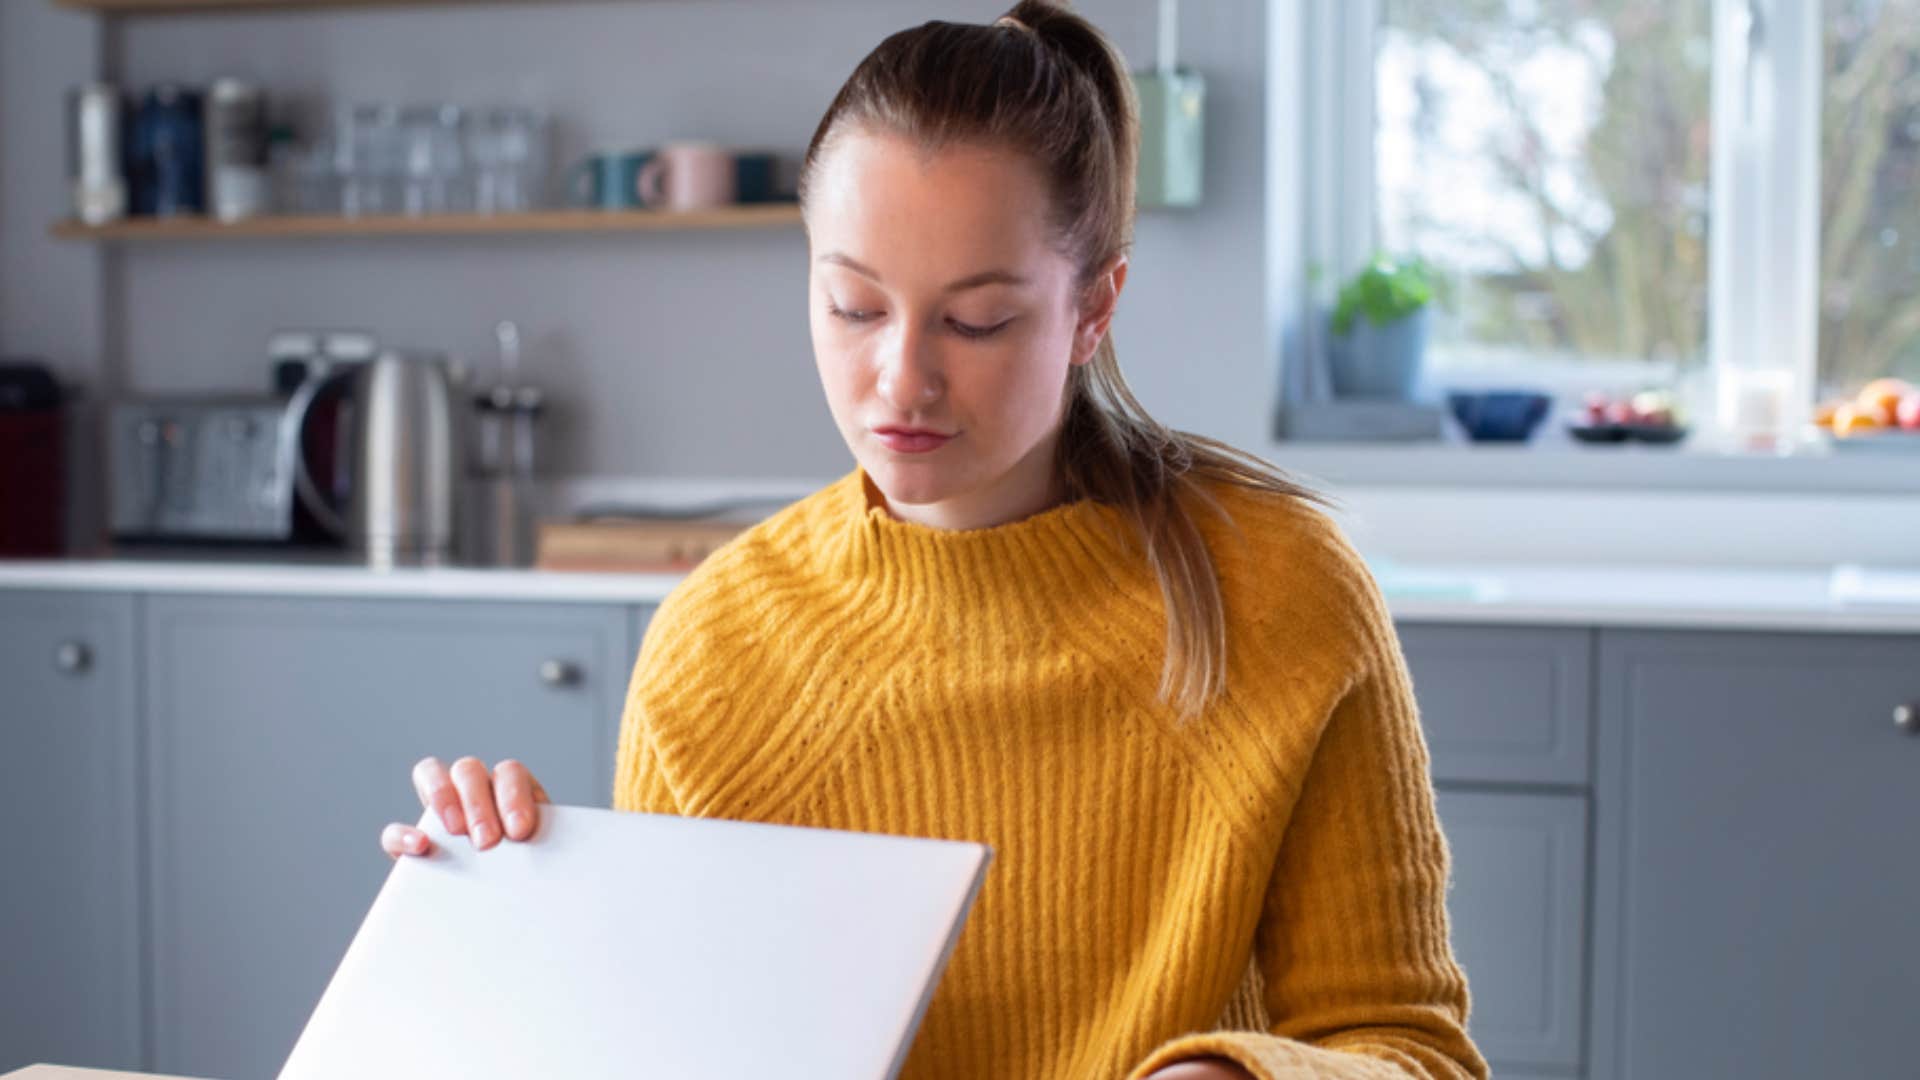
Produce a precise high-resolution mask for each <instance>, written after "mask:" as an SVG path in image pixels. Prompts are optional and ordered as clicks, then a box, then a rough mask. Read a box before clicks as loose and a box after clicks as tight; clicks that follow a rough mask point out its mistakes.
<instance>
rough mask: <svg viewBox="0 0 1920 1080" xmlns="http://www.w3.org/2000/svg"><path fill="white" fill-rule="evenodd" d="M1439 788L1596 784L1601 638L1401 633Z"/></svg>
mask: <svg viewBox="0 0 1920 1080" xmlns="http://www.w3.org/2000/svg"><path fill="white" fill-rule="evenodd" d="M1396 629H1397V630H1398V632H1399V635H1400V644H1401V649H1402V651H1403V652H1404V653H1405V654H1406V658H1407V669H1408V673H1409V674H1410V675H1412V677H1413V687H1414V697H1415V698H1416V699H1417V700H1418V701H1419V705H1420V716H1421V722H1422V724H1423V725H1424V728H1425V732H1426V737H1427V746H1428V750H1429V751H1430V753H1431V755H1432V758H1433V777H1434V779H1435V780H1436V781H1441V782H1446V781H1461V782H1465V783H1503V782H1511V783H1539V784H1563V785H1571V786H1584V785H1586V784H1587V783H1588V782H1589V773H1590V769H1589V758H1588V744H1589V742H1590V741H1591V740H1590V729H1591V726H1592V716H1591V712H1592V698H1593V673H1592V654H1593V631H1591V630H1586V629H1581V628H1570V627H1554V626H1526V627H1520V626H1448V625H1433V624H1419V623H1416V624H1411V625H1401V626H1397V627H1396Z"/></svg>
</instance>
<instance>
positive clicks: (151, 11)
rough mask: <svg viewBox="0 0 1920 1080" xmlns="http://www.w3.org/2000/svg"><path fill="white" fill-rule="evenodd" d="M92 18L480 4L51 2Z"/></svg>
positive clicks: (386, 0)
mask: <svg viewBox="0 0 1920 1080" xmlns="http://www.w3.org/2000/svg"><path fill="white" fill-rule="evenodd" d="M53 2H54V4H56V5H57V6H59V7H63V8H71V9H72V10H74V11H89V12H93V13H94V14H96V15H172V14H176V13H179V12H184V11H295V10H298V9H300V8H347V7H455V6H469V5H471V4H473V3H476V2H484V0H53Z"/></svg>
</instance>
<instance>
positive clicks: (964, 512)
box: [872, 433, 1067, 531]
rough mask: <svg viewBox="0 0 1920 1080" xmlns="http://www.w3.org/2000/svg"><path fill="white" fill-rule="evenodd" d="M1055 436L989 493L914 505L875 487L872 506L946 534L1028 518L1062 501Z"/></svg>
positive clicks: (1064, 486) (1062, 488)
mask: <svg viewBox="0 0 1920 1080" xmlns="http://www.w3.org/2000/svg"><path fill="white" fill-rule="evenodd" d="M1058 438H1059V436H1058V434H1057V433H1056V434H1055V435H1054V437H1053V438H1049V439H1043V440H1041V442H1040V444H1039V445H1038V446H1035V447H1034V448H1033V449H1032V450H1031V451H1029V452H1028V453H1027V455H1026V456H1025V457H1023V458H1021V459H1020V460H1019V461H1018V462H1016V463H1015V465H1014V467H1013V468H1012V469H1011V470H1009V471H1008V473H1007V475H1006V476H1004V477H1002V478H1001V481H1000V483H999V484H997V485H995V486H994V487H993V489H991V490H988V491H974V492H968V493H966V494H964V495H960V496H956V497H955V498H951V499H943V500H941V501H940V502H937V503H924V504H919V505H914V504H910V503H895V502H893V501H892V500H890V499H888V498H887V497H886V493H885V492H883V491H881V490H880V489H879V486H878V485H875V486H874V488H873V492H872V496H873V499H874V505H876V506H878V507H879V508H880V509H882V510H884V511H885V512H886V514H887V516H889V517H891V518H893V519H894V520H896V521H905V522H911V523H913V524H915V525H925V526H927V527H928V528H932V529H945V530H948V531H960V530H967V529H989V528H992V527H994V526H996V525H1007V524H1011V523H1013V522H1016V521H1020V520H1022V519H1025V518H1029V517H1032V516H1033V515H1035V514H1038V513H1041V512H1043V511H1046V510H1051V509H1053V508H1054V507H1056V506H1059V505H1060V504H1061V503H1063V502H1065V501H1066V490H1067V486H1066V482H1065V480H1063V479H1062V478H1061V476H1060V472H1059V469H1058V468H1057V466H1056V464H1055V460H1054V459H1055V453H1054V448H1055V446H1056V445H1057V441H1058Z"/></svg>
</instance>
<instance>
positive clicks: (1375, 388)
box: [1327, 305, 1432, 401]
mask: <svg viewBox="0 0 1920 1080" xmlns="http://www.w3.org/2000/svg"><path fill="white" fill-rule="evenodd" d="M1431 307H1432V305H1426V306H1423V307H1421V308H1420V309H1419V310H1417V311H1415V312H1414V313H1413V314H1411V315H1407V316H1405V317H1403V318H1399V319H1395V320H1394V321H1392V322H1390V323H1388V324H1386V325H1385V326H1375V325H1374V324H1373V322H1372V321H1371V320H1369V319H1368V318H1367V317H1366V316H1364V315H1362V316H1358V317H1356V318H1355V319H1354V320H1353V326H1352V327H1351V328H1350V329H1349V331H1348V333H1346V334H1345V335H1341V334H1336V333H1334V332H1333V329H1332V320H1331V319H1329V320H1328V329H1327V371H1328V375H1329V376H1330V378H1331V381H1332V384H1333V393H1334V396H1335V397H1343V398H1389V399H1392V400H1396V401H1412V400H1414V398H1415V397H1416V395H1417V394H1418V392H1419V389H1420V365H1421V361H1422V359H1423V357H1424V356H1425V355H1426V351H1427V321H1428V315H1427V312H1428V311H1429V309H1430V308H1431Z"/></svg>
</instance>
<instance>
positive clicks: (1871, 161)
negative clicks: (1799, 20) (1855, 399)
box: [1818, 0, 1920, 398]
mask: <svg viewBox="0 0 1920 1080" xmlns="http://www.w3.org/2000/svg"><path fill="white" fill-rule="evenodd" d="M1825 15H1826V28H1825V30H1826V33H1825V41H1824V42H1823V46H1824V48H1823V62H1822V76H1823V82H1824V87H1823V92H1822V106H1821V128H1820V346H1819V348H1820V363H1819V381H1818V392H1819V394H1820V396H1821V397H1823V398H1827V397H1835V396H1839V395H1842V394H1846V393H1849V392H1851V391H1853V390H1856V389H1858V388H1859V387H1860V385H1861V384H1863V383H1865V382H1867V381H1868V380H1870V379H1873V378H1875V377H1877V376H1883V375H1894V376H1900V377H1904V378H1907V379H1909V380H1911V381H1916V382H1920V0H1827V2H1826V12H1825Z"/></svg>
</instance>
